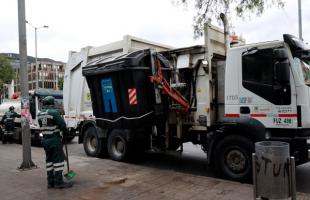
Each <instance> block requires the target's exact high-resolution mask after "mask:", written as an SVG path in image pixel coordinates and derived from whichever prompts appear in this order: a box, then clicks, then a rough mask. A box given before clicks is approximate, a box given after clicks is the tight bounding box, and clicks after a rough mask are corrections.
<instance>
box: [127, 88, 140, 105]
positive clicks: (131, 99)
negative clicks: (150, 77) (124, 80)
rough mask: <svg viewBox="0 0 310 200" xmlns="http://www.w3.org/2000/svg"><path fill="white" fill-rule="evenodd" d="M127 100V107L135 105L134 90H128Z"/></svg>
mask: <svg viewBox="0 0 310 200" xmlns="http://www.w3.org/2000/svg"><path fill="white" fill-rule="evenodd" d="M128 99H129V105H137V104H138V100H137V90H136V88H129V89H128Z"/></svg>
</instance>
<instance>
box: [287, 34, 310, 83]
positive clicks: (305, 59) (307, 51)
mask: <svg viewBox="0 0 310 200" xmlns="http://www.w3.org/2000/svg"><path fill="white" fill-rule="evenodd" d="M283 38H284V42H285V43H287V44H288V45H289V48H290V50H291V52H292V55H293V57H294V60H295V61H297V63H298V66H299V67H298V68H299V69H297V70H298V73H299V74H300V78H303V80H304V81H305V84H306V85H308V86H310V66H309V65H310V47H309V46H308V45H306V44H305V43H304V42H303V41H302V40H300V39H299V38H297V37H295V36H293V35H289V34H284V35H283Z"/></svg>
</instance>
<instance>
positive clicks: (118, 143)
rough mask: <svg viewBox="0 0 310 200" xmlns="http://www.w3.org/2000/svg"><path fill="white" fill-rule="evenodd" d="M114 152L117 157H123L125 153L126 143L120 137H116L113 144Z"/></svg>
mask: <svg viewBox="0 0 310 200" xmlns="http://www.w3.org/2000/svg"><path fill="white" fill-rule="evenodd" d="M112 151H113V153H114V154H115V155H116V156H122V155H123V154H124V152H125V143H124V141H123V140H122V138H120V137H116V138H115V139H114V140H113V143H112Z"/></svg>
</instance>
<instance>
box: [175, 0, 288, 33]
mask: <svg viewBox="0 0 310 200" xmlns="http://www.w3.org/2000/svg"><path fill="white" fill-rule="evenodd" d="M177 1H178V3H181V4H183V5H187V3H188V2H189V1H195V9H196V10H197V14H196V16H195V17H194V24H193V28H194V37H195V38H199V37H201V36H202V35H203V28H204V27H203V26H204V23H205V22H207V21H208V20H209V19H211V18H214V17H215V18H217V19H219V15H220V13H224V14H226V16H227V18H228V19H229V18H230V15H231V13H234V14H236V15H237V16H238V17H244V16H250V15H253V14H254V15H256V16H259V15H261V14H262V13H263V12H264V11H265V9H266V8H269V7H271V6H274V5H276V6H278V7H280V8H283V7H284V0H177Z"/></svg>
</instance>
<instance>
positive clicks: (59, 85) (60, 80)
mask: <svg viewBox="0 0 310 200" xmlns="http://www.w3.org/2000/svg"><path fill="white" fill-rule="evenodd" d="M63 86H64V79H63V78H59V79H58V89H59V90H63Z"/></svg>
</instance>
